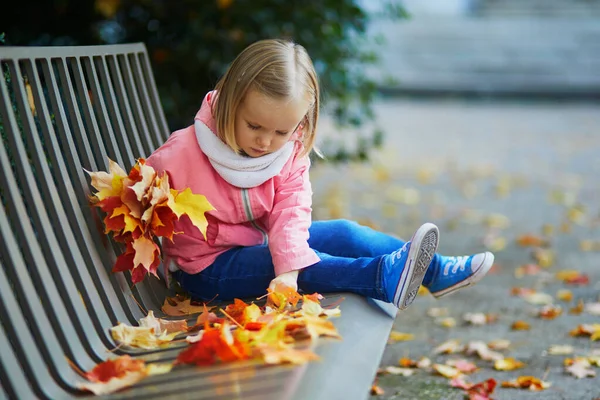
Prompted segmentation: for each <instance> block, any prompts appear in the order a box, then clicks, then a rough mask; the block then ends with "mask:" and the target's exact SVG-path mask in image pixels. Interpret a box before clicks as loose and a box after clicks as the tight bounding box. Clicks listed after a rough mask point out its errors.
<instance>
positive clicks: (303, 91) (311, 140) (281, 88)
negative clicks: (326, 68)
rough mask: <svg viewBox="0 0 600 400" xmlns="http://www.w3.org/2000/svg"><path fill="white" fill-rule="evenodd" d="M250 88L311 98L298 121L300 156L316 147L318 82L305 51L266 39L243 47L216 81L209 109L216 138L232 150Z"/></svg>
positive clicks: (279, 96) (235, 147) (280, 96)
mask: <svg viewBox="0 0 600 400" xmlns="http://www.w3.org/2000/svg"><path fill="white" fill-rule="evenodd" d="M250 89H253V90H256V91H258V92H259V93H262V94H264V95H266V96H268V97H270V98H275V99H286V100H287V99H290V100H291V99H297V98H299V96H305V95H307V94H308V95H309V96H311V97H312V101H311V105H310V107H309V109H308V112H307V113H306V115H305V116H304V119H303V120H302V121H301V123H300V124H301V125H303V127H302V132H303V135H302V139H301V140H302V143H303V144H304V151H303V152H302V154H301V155H302V156H304V155H307V154H309V153H310V151H311V150H313V149H314V150H315V152H316V153H317V154H318V155H320V153H319V151H318V150H317V149H316V148H315V132H316V127H317V121H318V119H319V82H318V79H317V73H316V72H315V68H314V66H313V63H312V60H311V59H310V57H309V55H308V53H307V52H306V49H305V48H304V47H302V46H301V45H299V44H296V43H294V42H292V41H289V40H280V39H266V40H260V41H257V42H255V43H253V44H251V45H250V46H248V47H246V48H245V49H244V50H243V51H242V52H241V53H240V54H239V55H238V56H237V57H236V58H235V60H234V61H233V62H232V63H231V65H230V66H229V68H228V69H227V71H226V72H225V75H223V77H222V78H221V79H220V80H219V82H217V85H216V86H215V90H216V91H217V96H216V100H215V101H214V103H213V106H212V112H213V116H214V118H215V122H216V127H217V135H218V136H219V137H220V138H221V140H223V141H224V142H225V143H226V144H227V145H228V146H229V147H231V148H232V149H233V150H234V151H239V150H240V149H239V146H238V145H237V142H236V140H235V115H236V112H237V109H238V107H239V105H240V103H241V102H242V100H243V99H244V96H245V95H246V93H247V92H248V90H250Z"/></svg>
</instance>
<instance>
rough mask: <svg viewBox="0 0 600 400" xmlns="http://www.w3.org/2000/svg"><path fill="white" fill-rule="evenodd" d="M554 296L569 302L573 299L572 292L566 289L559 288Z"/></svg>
mask: <svg viewBox="0 0 600 400" xmlns="http://www.w3.org/2000/svg"><path fill="white" fill-rule="evenodd" d="M556 298H557V299H559V300H560V301H566V302H569V301H571V300H573V292H571V291H570V290H567V289H560V290H559V291H558V292H556Z"/></svg>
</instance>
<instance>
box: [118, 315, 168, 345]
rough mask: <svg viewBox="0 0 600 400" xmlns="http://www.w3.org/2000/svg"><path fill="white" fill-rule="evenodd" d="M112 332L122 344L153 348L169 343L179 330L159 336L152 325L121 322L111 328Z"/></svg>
mask: <svg viewBox="0 0 600 400" xmlns="http://www.w3.org/2000/svg"><path fill="white" fill-rule="evenodd" d="M110 333H111V335H112V338H113V339H114V340H115V341H117V342H119V343H120V344H122V345H126V346H132V347H139V348H142V349H147V350H152V349H156V348H159V347H161V346H162V345H164V344H166V343H169V342H170V341H172V340H173V339H174V338H175V336H177V334H178V333H179V332H174V333H166V332H163V333H159V335H160V336H157V335H156V332H155V331H154V328H152V327H143V326H129V325H127V324H124V323H122V322H120V323H119V324H118V325H117V326H113V327H112V328H110Z"/></svg>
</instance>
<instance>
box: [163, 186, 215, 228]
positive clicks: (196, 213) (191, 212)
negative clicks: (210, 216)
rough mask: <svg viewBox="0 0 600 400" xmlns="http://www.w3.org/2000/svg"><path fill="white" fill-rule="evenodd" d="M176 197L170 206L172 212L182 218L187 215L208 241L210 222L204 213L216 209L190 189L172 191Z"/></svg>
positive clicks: (202, 196) (203, 197)
mask: <svg viewBox="0 0 600 400" xmlns="http://www.w3.org/2000/svg"><path fill="white" fill-rule="evenodd" d="M171 194H172V195H173V197H174V201H173V204H170V207H171V210H173V212H174V213H175V214H176V215H177V217H178V218H180V217H181V216H182V215H184V214H185V215H187V216H188V217H189V219H190V221H192V224H193V225H194V226H195V227H196V228H198V229H199V230H200V232H201V233H202V236H204V239H206V228H207V226H208V221H207V220H206V217H205V215H204V213H206V212H208V211H212V210H214V209H215V208H214V207H213V206H212V205H211V204H210V203H209V202H208V200H207V199H206V197H205V196H204V195H201V194H193V193H192V191H191V189H190V188H186V189H185V190H184V191H182V192H178V191H177V190H174V189H171Z"/></svg>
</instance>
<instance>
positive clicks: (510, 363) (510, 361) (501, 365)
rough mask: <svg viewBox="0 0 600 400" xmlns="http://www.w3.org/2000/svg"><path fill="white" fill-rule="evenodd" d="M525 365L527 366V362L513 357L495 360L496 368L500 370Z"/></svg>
mask: <svg viewBox="0 0 600 400" xmlns="http://www.w3.org/2000/svg"><path fill="white" fill-rule="evenodd" d="M523 367H525V363H523V362H521V361H519V360H515V359H514V358H512V357H508V358H502V359H499V360H496V361H495V362H494V368H495V369H497V370H498V371H512V370H515V369H519V368H523Z"/></svg>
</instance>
